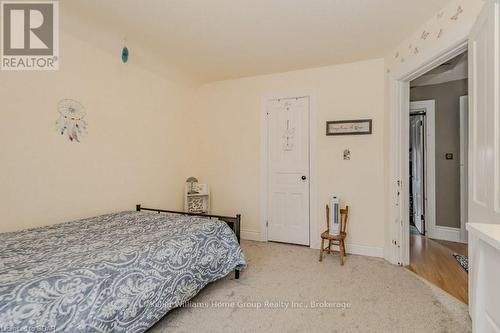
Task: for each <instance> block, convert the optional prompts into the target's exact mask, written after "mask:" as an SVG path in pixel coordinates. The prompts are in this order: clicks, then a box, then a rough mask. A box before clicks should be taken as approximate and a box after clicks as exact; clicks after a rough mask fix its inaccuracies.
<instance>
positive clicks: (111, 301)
mask: <svg viewBox="0 0 500 333" xmlns="http://www.w3.org/2000/svg"><path fill="white" fill-rule="evenodd" d="M245 265H246V263H245V258H244V257H243V254H242V252H241V248H240V246H239V244H238V242H237V240H236V237H235V235H234V233H233V231H232V230H231V229H230V228H229V226H228V225H227V224H226V223H225V222H222V221H216V220H209V219H205V218H199V217H188V216H178V215H177V216H174V215H166V214H156V213H147V212H122V213H116V214H108V215H103V216H99V217H95V218H91V219H86V220H80V221H74V222H68V223H63V224H59V225H54V226H47V227H42V228H36V229H30V230H23V231H19V232H13V233H4V234H0V332H144V331H145V330H147V329H148V328H149V327H150V326H152V325H153V324H154V323H155V322H156V321H158V320H159V319H160V318H161V317H163V316H164V315H165V314H166V313H167V312H168V311H169V310H171V309H172V308H174V307H177V306H179V305H181V304H183V303H185V302H186V301H188V300H189V299H190V298H191V297H193V296H194V295H196V294H197V293H198V292H199V291H200V290H201V289H202V288H203V287H204V286H205V285H207V284H208V283H210V282H212V281H215V280H217V279H219V278H221V277H223V276H225V275H227V274H228V273H229V272H231V271H233V270H234V269H235V268H239V269H242V268H244V267H245Z"/></svg>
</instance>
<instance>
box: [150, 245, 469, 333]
mask: <svg viewBox="0 0 500 333" xmlns="http://www.w3.org/2000/svg"><path fill="white" fill-rule="evenodd" d="M242 248H243V251H244V253H245V256H246V258H247V261H248V268H247V269H246V270H245V271H244V272H242V274H241V278H240V280H233V278H234V276H233V274H230V276H228V277H226V278H224V279H222V280H219V281H217V282H215V283H212V284H210V285H209V286H207V287H206V288H205V289H204V290H202V291H201V292H200V293H199V294H198V295H197V296H196V297H195V298H194V299H193V300H192V303H191V307H184V308H179V309H176V310H173V311H171V312H170V313H169V314H167V315H166V316H165V317H164V318H163V319H162V320H161V321H160V322H158V323H157V325H155V326H154V327H153V328H152V329H151V330H150V331H149V332H151V333H159V332H206V331H216V332H223V331H224V332H236V331H242V332H259V331H261V332H470V331H471V322H470V319H469V317H468V314H467V306H466V305H465V304H463V303H461V302H460V301H458V300H456V299H455V298H453V297H451V296H450V295H448V294H446V293H445V292H443V291H441V290H440V289H437V288H435V287H433V286H431V285H430V284H428V283H427V282H425V281H423V280H421V279H420V278H418V277H417V276H416V275H414V274H413V273H412V272H410V271H408V270H406V269H404V268H401V267H396V266H392V265H391V264H389V263H388V262H386V261H384V260H382V259H376V258H369V257H363V256H355V255H349V256H348V257H347V260H346V263H345V265H344V266H343V267H342V266H340V264H339V258H338V257H337V256H332V255H327V256H326V258H324V260H323V262H321V263H320V262H318V251H315V250H311V249H309V248H306V247H301V246H294V245H285V244H277V243H259V242H249V241H244V242H243V244H242ZM279 301H281V302H282V303H271V302H279ZM233 302H234V303H233ZM287 302H288V303H287ZM292 302H294V303H293V304H292ZM311 302H313V304H316V305H323V306H328V307H322V308H321V307H314V308H313V307H312V306H311ZM214 303H215V305H217V306H214ZM287 304H288V308H286V305H287ZM274 306H276V307H274ZM259 307H260V308H259Z"/></svg>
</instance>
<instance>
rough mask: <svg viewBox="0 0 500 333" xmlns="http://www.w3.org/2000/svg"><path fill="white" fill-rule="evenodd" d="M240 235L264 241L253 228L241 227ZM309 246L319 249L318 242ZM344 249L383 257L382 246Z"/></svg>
mask: <svg viewBox="0 0 500 333" xmlns="http://www.w3.org/2000/svg"><path fill="white" fill-rule="evenodd" d="M240 236H241V239H245V240H251V241H258V242H262V241H264V242H265V240H262V238H261V237H260V232H258V231H254V230H247V229H241V231H240ZM311 248H312V249H315V250H319V242H318V243H317V244H313V245H312V246H311ZM345 250H346V252H347V253H350V254H357V255H361V256H368V257H377V258H383V257H384V248H382V247H375V246H366V245H357V244H346V249H345Z"/></svg>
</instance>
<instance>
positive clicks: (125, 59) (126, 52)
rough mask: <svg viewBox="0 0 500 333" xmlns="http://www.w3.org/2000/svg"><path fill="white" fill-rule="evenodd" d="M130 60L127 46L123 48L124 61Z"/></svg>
mask: <svg viewBox="0 0 500 333" xmlns="http://www.w3.org/2000/svg"><path fill="white" fill-rule="evenodd" d="M127 61H128V48H127V47H126V46H124V47H123V49H122V62H123V63H124V64H126V63H127Z"/></svg>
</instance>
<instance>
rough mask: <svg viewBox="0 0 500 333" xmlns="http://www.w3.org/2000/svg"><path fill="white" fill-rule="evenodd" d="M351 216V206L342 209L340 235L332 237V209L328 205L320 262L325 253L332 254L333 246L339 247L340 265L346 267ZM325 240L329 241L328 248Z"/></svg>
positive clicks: (322, 235)
mask: <svg viewBox="0 0 500 333" xmlns="http://www.w3.org/2000/svg"><path fill="white" fill-rule="evenodd" d="M348 214H349V206H346V207H345V208H344V209H340V234H339V235H330V229H329V227H330V223H329V222H330V207H328V205H326V231H325V232H323V233H322V234H321V248H320V250H319V261H322V260H323V251H325V250H326V251H328V253H332V244H333V245H337V246H338V247H339V254H340V264H341V265H342V266H343V265H344V257H345V239H346V237H347V233H346V230H347V216H348ZM325 240H327V241H328V247H325Z"/></svg>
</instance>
